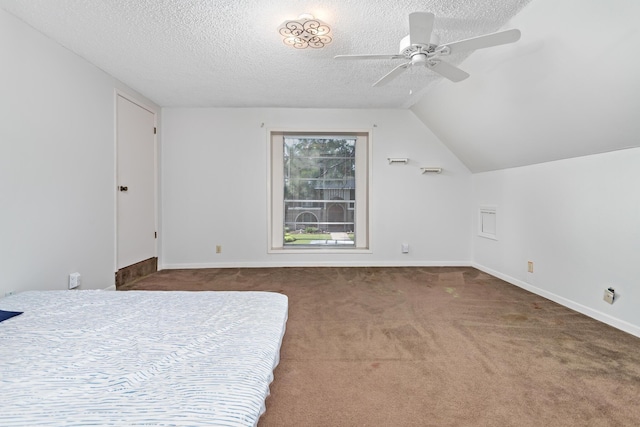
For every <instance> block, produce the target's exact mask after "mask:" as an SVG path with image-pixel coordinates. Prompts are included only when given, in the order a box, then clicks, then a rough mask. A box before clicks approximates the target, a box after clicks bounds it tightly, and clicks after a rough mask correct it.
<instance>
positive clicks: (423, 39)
mask: <svg viewBox="0 0 640 427" xmlns="http://www.w3.org/2000/svg"><path fill="white" fill-rule="evenodd" d="M434 19H435V16H434V15H433V13H429V12H413V13H411V14H409V35H408V36H406V37H405V38H403V39H402V40H401V41H400V53H398V54H394V55H336V56H335V59H404V60H405V61H406V62H403V63H402V64H400V65H398V66H397V67H395V68H394V69H393V70H391V71H390V72H388V73H387V74H385V75H384V76H383V77H382V78H381V79H380V80H378V81H377V82H375V83H374V84H373V86H382V85H385V84H387V83H389V82H390V81H391V80H393V79H394V78H396V77H397V76H399V75H400V74H402V72H403V71H405V70H406V69H407V68H409V67H413V66H417V65H420V66H423V67H427V68H429V69H431V70H433V71H435V72H436V73H438V74H440V75H441V76H442V77H445V78H447V79H449V80H451V81H453V82H459V81H462V80H464V79H466V78H467V77H469V74H468V73H467V72H466V71H463V70H461V69H460V68H458V67H456V66H454V65H451V64H449V63H448V62H445V61H443V60H442V58H444V57H446V56H448V55H451V54H453V53H458V52H464V51H470V50H476V49H483V48H486V47H492V46H499V45H502V44H507V43H513V42H516V41H518V40H519V39H520V30H516V29H512V30H506V31H500V32H497V33H493V34H485V35H483V36H478V37H473V38H470V39H465V40H460V41H456V42H451V43H445V44H442V45H439V44H438V40H437V37H435V35H434V34H432V30H433V21H434Z"/></svg>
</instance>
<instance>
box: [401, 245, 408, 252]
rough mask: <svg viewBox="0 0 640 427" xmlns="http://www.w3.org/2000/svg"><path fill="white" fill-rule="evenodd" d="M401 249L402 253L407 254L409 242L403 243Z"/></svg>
mask: <svg viewBox="0 0 640 427" xmlns="http://www.w3.org/2000/svg"><path fill="white" fill-rule="evenodd" d="M401 249H402V253H403V254H408V253H409V244H408V243H403V244H402V247H401Z"/></svg>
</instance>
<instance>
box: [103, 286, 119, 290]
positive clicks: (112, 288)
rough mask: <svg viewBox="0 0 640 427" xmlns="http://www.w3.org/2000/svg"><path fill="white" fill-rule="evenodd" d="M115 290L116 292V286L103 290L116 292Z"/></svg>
mask: <svg viewBox="0 0 640 427" xmlns="http://www.w3.org/2000/svg"><path fill="white" fill-rule="evenodd" d="M115 290H116V285H111V286H107V287H106V288H104V289H103V291H115Z"/></svg>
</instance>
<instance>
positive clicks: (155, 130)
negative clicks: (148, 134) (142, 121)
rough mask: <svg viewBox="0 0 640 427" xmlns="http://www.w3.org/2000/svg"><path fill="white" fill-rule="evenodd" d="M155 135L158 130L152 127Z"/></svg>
mask: <svg viewBox="0 0 640 427" xmlns="http://www.w3.org/2000/svg"><path fill="white" fill-rule="evenodd" d="M157 133H158V128H157V127H155V126H154V127H153V134H154V135H155V134H157Z"/></svg>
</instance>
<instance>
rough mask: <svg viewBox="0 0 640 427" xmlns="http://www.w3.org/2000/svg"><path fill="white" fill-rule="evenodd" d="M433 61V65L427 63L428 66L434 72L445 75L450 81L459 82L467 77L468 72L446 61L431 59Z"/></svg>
mask: <svg viewBox="0 0 640 427" xmlns="http://www.w3.org/2000/svg"><path fill="white" fill-rule="evenodd" d="M433 62H436V63H435V64H433V65H428V67H429V68H430V69H432V70H433V71H435V72H436V73H438V74H440V75H441V76H442V77H445V78H447V79H449V80H451V81H452V82H460V81H462V80H464V79H466V78H467V77H469V73H467V72H466V71H463V70H461V69H460V68H458V67H456V66H454V65H451V64H449V63H448V62H444V61H433Z"/></svg>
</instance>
